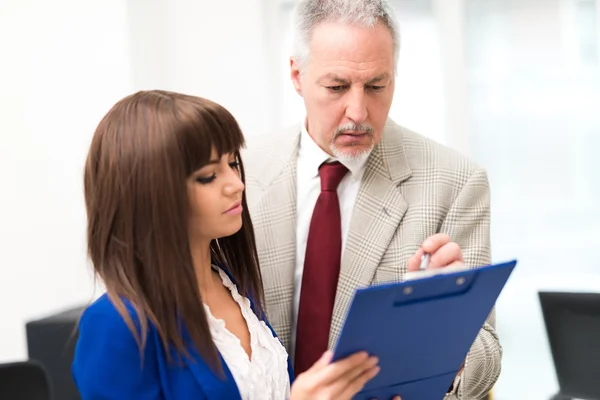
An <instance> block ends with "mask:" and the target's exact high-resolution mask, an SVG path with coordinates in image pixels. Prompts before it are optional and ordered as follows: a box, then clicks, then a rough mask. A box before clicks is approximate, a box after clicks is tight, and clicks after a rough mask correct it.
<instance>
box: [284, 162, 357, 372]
mask: <svg viewBox="0 0 600 400" xmlns="http://www.w3.org/2000/svg"><path fill="white" fill-rule="evenodd" d="M347 172H348V170H347V169H346V167H344V166H343V165H342V164H340V163H339V162H334V163H331V164H322V165H321V167H320V168H319V175H320V176H321V194H320V195H319V198H318V199H317V203H316V205H315V208H314V211H313V214H312V218H311V221H310V228H309V231H308V241H307V243H306V257H305V259H304V271H303V273H302V287H301V291H300V306H299V309H298V323H297V330H296V351H295V362H294V373H295V375H296V376H298V374H300V373H302V372H304V371H306V370H307V369H309V368H310V367H311V366H312V365H313V364H314V363H315V362H316V361H317V360H318V359H319V357H321V355H322V354H323V352H324V351H326V350H327V344H328V341H329V327H330V325H331V315H332V313H333V303H334V301H335V293H336V290H337V282H338V277H339V274H340V259H341V253H342V223H341V216H340V202H339V199H338V195H337V187H338V185H339V184H340V181H341V180H342V178H343V177H344V175H346V173H347Z"/></svg>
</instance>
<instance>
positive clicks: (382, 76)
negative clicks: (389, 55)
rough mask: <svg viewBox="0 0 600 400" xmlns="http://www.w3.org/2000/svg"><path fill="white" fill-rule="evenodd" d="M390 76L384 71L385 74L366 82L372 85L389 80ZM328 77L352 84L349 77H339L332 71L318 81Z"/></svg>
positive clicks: (338, 81)
mask: <svg viewBox="0 0 600 400" xmlns="http://www.w3.org/2000/svg"><path fill="white" fill-rule="evenodd" d="M389 77H390V75H389V74H388V73H387V72H384V73H383V74H381V75H377V76H376V77H374V78H372V79H370V80H369V81H368V82H367V83H366V84H367V85H372V84H374V83H378V82H381V81H384V80H387V79H388V78H389ZM326 79H328V80H331V81H334V82H336V83H339V84H341V85H349V84H350V81H348V80H347V79H344V78H341V77H339V76H337V75H335V74H331V73H329V74H326V75H323V76H322V77H320V78H319V80H318V81H317V82H321V81H323V80H326Z"/></svg>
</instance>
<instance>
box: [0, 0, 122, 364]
mask: <svg viewBox="0 0 600 400" xmlns="http://www.w3.org/2000/svg"><path fill="white" fill-rule="evenodd" d="M108 26H110V29H108V28H107V27H108ZM0 41H1V43H2V46H1V49H2V54H1V56H0V57H1V58H2V62H1V64H0V65H1V66H0V109H1V110H2V111H1V117H0V184H1V185H2V186H1V187H2V189H1V193H2V194H1V195H0V323H1V325H2V326H1V327H0V361H6V360H13V359H21V358H24V357H26V354H27V353H26V341H25V329H24V324H25V322H26V321H28V320H30V319H32V318H37V317H39V316H45V315H46V314H48V313H52V312H55V311H57V310H60V309H62V308H64V307H70V306H71V305H73V304H77V303H80V302H86V301H88V300H89V299H90V298H91V297H92V289H93V282H92V280H91V274H90V273H89V268H88V267H87V263H86V255H85V248H84V246H85V242H84V239H85V237H84V231H85V223H84V218H85V214H84V204H83V196H82V176H83V175H82V168H83V163H84V159H85V155H86V151H87V146H88V143H89V140H90V138H91V135H92V132H93V130H94V128H95V124H96V123H97V122H98V121H99V119H100V118H101V116H102V114H103V113H104V112H105V111H106V110H107V108H108V107H109V106H110V105H111V104H112V103H113V102H114V100H115V99H116V98H118V97H120V96H122V95H124V94H125V93H127V92H129V91H130V90H131V89H132V85H131V76H130V67H129V57H128V43H127V20H126V7H125V3H124V1H122V0H104V1H103V2H102V3H100V2H94V3H89V2H82V1H78V0H55V1H52V2H49V1H45V0H29V1H23V0H11V1H3V2H2V3H1V5H0Z"/></svg>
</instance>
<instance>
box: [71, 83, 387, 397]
mask: <svg viewBox="0 0 600 400" xmlns="http://www.w3.org/2000/svg"><path fill="white" fill-rule="evenodd" d="M243 145H244V138H243V135H242V133H241V131H240V128H239V126H238V124H237V122H236V120H235V119H234V118H233V116H232V115H231V114H230V113H229V112H227V111H226V110H225V109H224V108H223V107H221V106H219V105H218V104H215V103H213V102H211V101H209V100H206V99H202V98H198V97H193V96H187V95H183V94H179V93H172V92H166V91H144V92H138V93H135V94H133V95H130V96H128V97H126V98H124V99H122V100H121V101H119V102H118V103H117V104H116V105H115V106H113V108H112V109H111V110H110V111H109V112H108V114H107V115H106V116H105V117H104V118H103V119H102V121H101V122H100V124H99V125H98V127H97V129H96V132H95V134H94V137H93V140H92V143H91V147H90V150H89V154H88V158H87V162H86V166H85V177H84V187H85V201H86V207H87V215H88V230H87V239H88V252H89V255H90V258H91V260H92V262H93V265H94V270H95V273H96V275H97V276H98V277H99V278H100V279H101V280H102V281H103V283H104V284H105V286H106V293H105V294H104V295H102V296H101V297H100V298H99V299H98V300H96V301H95V302H94V303H92V304H91V305H90V306H89V307H88V308H87V309H86V310H85V312H84V314H83V316H82V318H81V321H80V324H79V339H78V343H77V349H76V354H75V359H74V361H73V376H74V379H75V382H76V384H77V386H78V388H79V391H80V393H81V396H82V398H83V400H93V399H165V400H166V399H235V398H238V399H260V400H268V399H274V400H275V399H276V400H280V399H286V398H291V399H293V400H297V399H349V398H351V397H352V396H353V395H354V394H356V393H357V392H358V391H359V390H360V389H361V388H362V387H363V386H364V384H365V383H366V382H367V381H368V380H369V379H371V378H372V377H374V376H375V375H376V374H377V372H378V371H379V367H377V365H376V364H377V359H376V358H375V357H369V356H368V355H367V354H364V353H357V354H354V355H352V356H349V357H348V358H346V359H343V360H340V361H338V362H333V363H332V362H330V360H331V353H330V352H326V353H325V354H324V355H323V357H321V359H320V360H319V361H318V362H316V363H315V365H314V366H313V367H312V368H310V369H309V370H308V371H306V372H305V373H303V374H300V375H299V376H298V377H297V378H296V380H295V381H294V379H293V373H292V371H291V364H290V362H289V360H288V355H287V353H286V351H285V349H284V348H283V346H282V345H281V343H280V342H279V340H278V339H277V336H276V335H275V332H273V330H272V328H271V327H270V325H269V323H268V321H267V320H266V317H265V314H264V312H263V287H262V280H261V275H260V270H259V266H258V258H257V253H256V246H255V242H254V233H253V229H252V222H251V220H250V216H249V213H248V211H247V207H246V197H245V194H244V167H243V164H242V161H241V159H240V154H239V150H240V148H241V147H242V146H243ZM292 383H293V384H292Z"/></svg>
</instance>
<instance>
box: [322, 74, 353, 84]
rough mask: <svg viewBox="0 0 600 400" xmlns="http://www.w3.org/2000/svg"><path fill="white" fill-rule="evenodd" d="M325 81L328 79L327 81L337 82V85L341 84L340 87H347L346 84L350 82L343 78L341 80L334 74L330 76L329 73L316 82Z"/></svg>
mask: <svg viewBox="0 0 600 400" xmlns="http://www.w3.org/2000/svg"><path fill="white" fill-rule="evenodd" d="M325 79H329V80H331V81H334V82H337V83H339V84H341V85H347V84H349V83H350V82H348V80H346V79H344V78H341V77H339V76H337V75H335V74H331V73H330V74H325V75H323V76H322V77H320V78H319V79H318V80H317V82H321V81H323V80H325Z"/></svg>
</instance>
